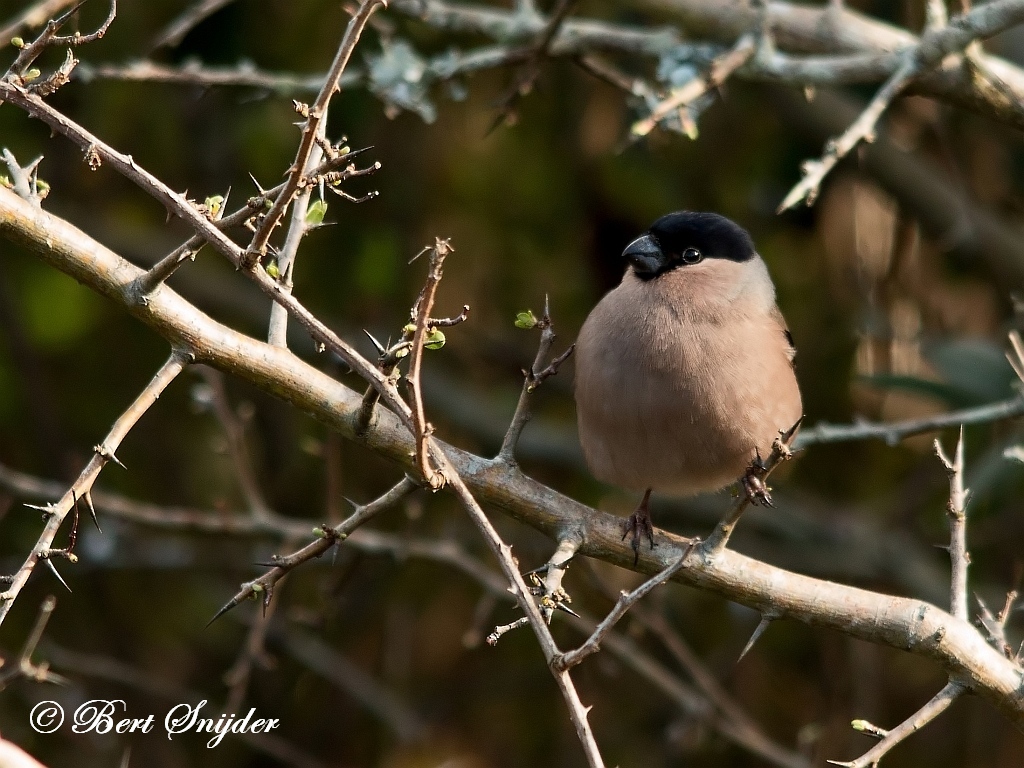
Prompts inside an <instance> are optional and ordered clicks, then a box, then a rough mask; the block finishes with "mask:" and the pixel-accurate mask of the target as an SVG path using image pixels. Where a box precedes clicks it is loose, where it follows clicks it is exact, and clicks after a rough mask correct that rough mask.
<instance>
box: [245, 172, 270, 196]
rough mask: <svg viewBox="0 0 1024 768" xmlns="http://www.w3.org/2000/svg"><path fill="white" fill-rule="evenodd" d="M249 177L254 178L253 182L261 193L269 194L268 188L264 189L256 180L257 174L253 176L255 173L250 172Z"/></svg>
mask: <svg viewBox="0 0 1024 768" xmlns="http://www.w3.org/2000/svg"><path fill="white" fill-rule="evenodd" d="M249 178H250V179H252V183H253V184H255V185H256V190H257V191H258V192H259V193H260V194H261V195H266V194H267V190H265V189H264V188H263V187H261V186H260V183H259V182H258V181H256V177H255V176H253V175H252V174H251V173H250V174H249Z"/></svg>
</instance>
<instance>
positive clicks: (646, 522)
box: [622, 490, 654, 567]
mask: <svg viewBox="0 0 1024 768" xmlns="http://www.w3.org/2000/svg"><path fill="white" fill-rule="evenodd" d="M650 499H651V492H650V491H649V490H648V491H647V493H645V494H644V498H643V501H641V502H640V506H638V507H637V508H636V511H635V512H633V514H632V515H630V516H629V517H627V518H626V522H625V523H624V524H623V526H622V539H623V541H625V539H626V537H627V536H629V535H630V534H632V538H631V539H630V542H629V543H630V546H632V547H633V566H634V567H635V566H636V564H637V563H639V562H640V539H641V537H644V536H646V537H647V541H648V542H649V543H650V545H651V549H654V523H652V522H651V513H650V510H648V508H647V505H648V503H649V502H650Z"/></svg>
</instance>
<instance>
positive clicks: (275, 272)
mask: <svg viewBox="0 0 1024 768" xmlns="http://www.w3.org/2000/svg"><path fill="white" fill-rule="evenodd" d="M267 274H268V275H270V276H271V277H272V278H274V279H275V280H276V279H277V278H279V277H280V276H281V270H280V269H278V267H277V261H276V260H275V261H272V262H270V263H269V264H267Z"/></svg>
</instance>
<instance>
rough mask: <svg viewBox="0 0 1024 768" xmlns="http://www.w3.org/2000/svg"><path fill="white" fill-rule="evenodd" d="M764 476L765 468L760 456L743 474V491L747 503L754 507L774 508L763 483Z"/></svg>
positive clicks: (769, 491) (769, 492)
mask: <svg viewBox="0 0 1024 768" xmlns="http://www.w3.org/2000/svg"><path fill="white" fill-rule="evenodd" d="M766 474H767V467H766V466H765V464H764V461H762V460H761V456H760V455H758V456H757V457H756V458H755V459H754V460H753V461H752V462H751V463H750V466H749V467H747V471H746V472H745V473H744V474H743V480H742V483H743V490H744V492H745V493H746V494H747V501H749V502H750V503H751V504H753V505H754V506H755V507H756V506H758V505H761V506H764V507H772V506H775V505H774V504H772V495H771V489H769V488H768V485H767V484H766V483H765V481H764V480H765V475H766Z"/></svg>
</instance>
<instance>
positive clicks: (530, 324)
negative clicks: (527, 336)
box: [516, 309, 537, 330]
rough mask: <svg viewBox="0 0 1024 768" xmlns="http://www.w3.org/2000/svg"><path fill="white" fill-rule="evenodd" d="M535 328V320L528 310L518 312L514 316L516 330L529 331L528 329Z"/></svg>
mask: <svg viewBox="0 0 1024 768" xmlns="http://www.w3.org/2000/svg"><path fill="white" fill-rule="evenodd" d="M536 327H537V318H536V317H535V316H534V314H533V312H532V311H531V310H529V309H528V310H526V311H525V312H520V313H519V314H518V315H516V328H522V329H524V330H529V329H530V328H536Z"/></svg>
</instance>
